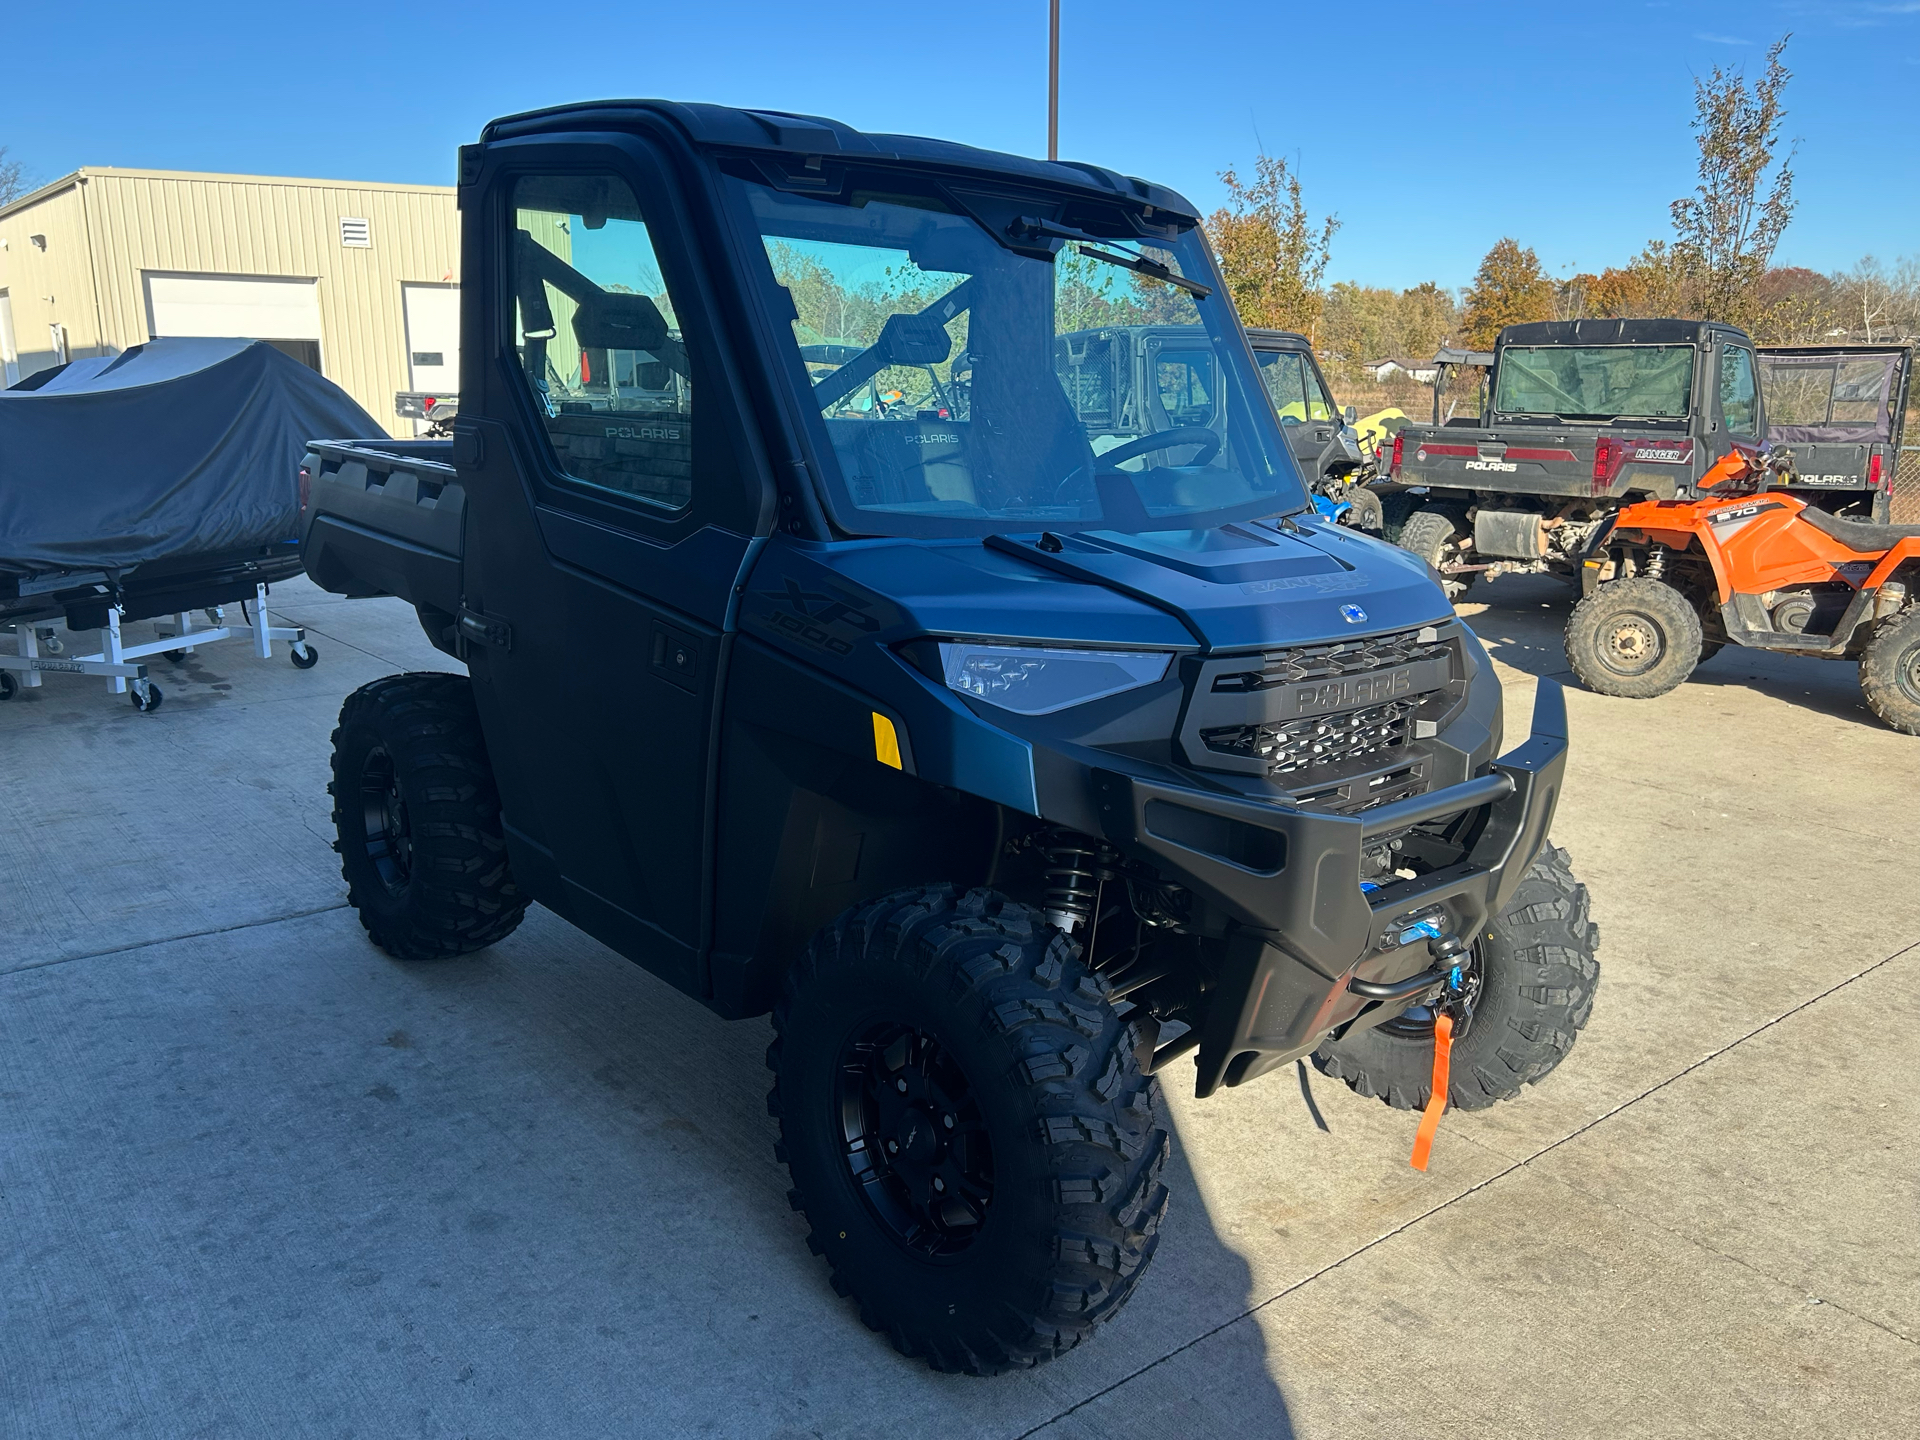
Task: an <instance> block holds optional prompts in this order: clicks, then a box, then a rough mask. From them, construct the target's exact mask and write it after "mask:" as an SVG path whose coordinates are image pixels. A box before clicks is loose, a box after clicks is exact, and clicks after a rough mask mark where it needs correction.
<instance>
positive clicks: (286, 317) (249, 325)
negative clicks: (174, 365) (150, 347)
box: [146, 274, 320, 345]
mask: <svg viewBox="0 0 1920 1440" xmlns="http://www.w3.org/2000/svg"><path fill="white" fill-rule="evenodd" d="M146 278H147V331H148V333H149V334H150V335H153V336H154V337H155V338H156V339H157V338H158V337H160V336H162V335H168V336H172V335H238V336H241V337H243V338H245V339H248V340H306V341H311V342H314V343H315V344H316V345H317V343H318V342H319V339H320V297H319V294H318V293H317V292H316V290H315V288H314V282H313V281H311V280H285V279H281V278H279V277H275V276H265V275H155V274H148V276H147V277H146Z"/></svg>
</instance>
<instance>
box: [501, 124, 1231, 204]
mask: <svg viewBox="0 0 1920 1440" xmlns="http://www.w3.org/2000/svg"><path fill="white" fill-rule="evenodd" d="M654 118H658V119H664V120H666V121H667V122H669V123H670V124H671V125H673V126H674V127H675V128H677V129H678V130H679V131H680V132H681V133H682V134H683V135H685V136H686V138H687V139H688V140H689V141H691V142H692V143H693V144H694V145H696V146H700V147H702V148H711V149H716V150H742V151H775V152H782V153H786V154H792V155H805V156H816V155H817V156H840V157H842V158H845V159H848V160H866V161H872V162H875V163H887V162H892V163H896V164H900V163H904V164H908V165H913V166H917V167H932V168H938V169H943V170H957V171H970V172H973V173H976V174H993V175H1001V176H1006V177H1008V178H1011V179H1017V180H1025V181H1028V182H1031V183H1036V184H1041V185H1045V186H1048V187H1050V188H1058V189H1068V190H1080V191H1092V192H1095V193H1097V194H1099V195H1101V196H1103V197H1108V198H1114V199H1121V200H1126V201H1130V202H1132V203H1133V204H1136V205H1141V206H1144V207H1147V208H1149V209H1150V210H1151V211H1155V212H1161V211H1164V212H1165V213H1166V215H1167V217H1168V218H1169V220H1173V221H1176V222H1178V223H1181V224H1194V223H1197V222H1198V220H1199V211H1198V210H1196V209H1195V208H1194V205H1193V202H1192V201H1190V200H1188V199H1187V198H1186V197H1185V196H1183V195H1181V194H1179V193H1178V192H1177V191H1174V190H1169V189H1167V188H1166V187H1165V186H1164V185H1155V184H1153V183H1152V182H1151V181H1147V180H1140V179H1136V178H1135V177H1133V176H1131V175H1122V174H1120V173H1119V172H1118V171H1114V170H1108V169H1106V168H1104V167H1102V166H1099V165H1087V164H1083V163H1081V162H1079V161H1070V160H1061V161H1047V160H1033V159H1029V158H1028V157H1027V156H1025V155H1009V154H1006V153H1005V152H1003V151H999V150H981V149H977V148H975V147H974V146H971V145H960V144H957V143H955V142H954V141H951V140H933V139H928V138H926V137H924V136H919V135H888V134H869V133H867V132H865V131H862V130H855V129H854V128H853V127H852V126H851V125H844V124H842V123H841V122H840V121H838V120H830V119H827V118H826V117H825V116H821V115H793V114H788V113H787V112H785V111H780V110H737V109H734V108H732V107H730V106H726V105H704V104H688V103H684V102H681V101H677V100H592V101H581V102H577V103H574V104H570V105H555V106H550V107H548V108H546V109H543V110H528V111H525V112H523V113H521V114H518V115H507V116H503V117H502V118H501V119H498V120H495V121H492V122H491V123H490V124H488V125H487V126H486V128H485V129H483V130H482V131H481V132H480V139H481V143H483V144H485V143H488V142H491V141H494V140H505V139H510V138H513V137H515V136H521V135H536V134H553V133H557V132H565V131H569V130H581V129H599V128H607V127H614V128H619V127H622V126H625V125H631V124H633V123H634V122H636V121H644V120H647V119H654Z"/></svg>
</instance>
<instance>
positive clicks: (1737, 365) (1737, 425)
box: [1720, 345, 1758, 435]
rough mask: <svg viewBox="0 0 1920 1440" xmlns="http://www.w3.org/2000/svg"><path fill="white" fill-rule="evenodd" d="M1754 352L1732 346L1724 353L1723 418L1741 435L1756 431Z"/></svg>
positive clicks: (1721, 382)
mask: <svg viewBox="0 0 1920 1440" xmlns="http://www.w3.org/2000/svg"><path fill="white" fill-rule="evenodd" d="M1755 393H1756V391H1755V389H1754V379H1753V352H1752V351H1751V350H1743V349H1741V348H1740V347H1739V346H1737V345H1729V346H1727V347H1726V348H1725V349H1724V350H1722V351H1721V352H1720V418H1721V420H1722V421H1723V422H1724V423H1725V425H1726V427H1727V429H1729V430H1731V431H1733V432H1734V433H1735V434H1738V435H1751V434H1753V433H1754V422H1755V419H1756V418H1757V417H1756V415H1755V411H1756V410H1757V408H1758V407H1757V406H1756V405H1755V403H1754V395H1755Z"/></svg>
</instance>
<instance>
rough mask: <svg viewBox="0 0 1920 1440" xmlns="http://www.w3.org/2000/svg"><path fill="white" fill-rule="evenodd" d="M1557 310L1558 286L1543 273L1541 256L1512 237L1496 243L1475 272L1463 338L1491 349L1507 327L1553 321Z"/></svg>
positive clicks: (1470, 343)
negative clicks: (1555, 301)
mask: <svg viewBox="0 0 1920 1440" xmlns="http://www.w3.org/2000/svg"><path fill="white" fill-rule="evenodd" d="M1553 313H1554V286H1553V282H1552V281H1551V280H1549V279H1548V278H1547V277H1546V276H1545V275H1544V274H1542V273H1541V270H1540V257H1539V256H1538V255H1536V254H1534V252H1533V251H1531V250H1527V249H1524V248H1522V246H1521V244H1520V242H1519V241H1518V240H1515V239H1513V238H1512V237H1510V236H1509V237H1506V238H1503V239H1501V240H1499V241H1496V242H1495V244H1494V247H1493V248H1492V249H1491V250H1489V251H1488V252H1487V254H1486V258H1485V259H1483V260H1482V261H1481V262H1480V268H1479V270H1477V271H1476V272H1475V273H1474V277H1473V284H1472V286H1470V287H1469V288H1468V290H1467V305H1466V314H1465V315H1464V316H1463V317H1462V321H1461V332H1462V338H1463V339H1464V340H1465V341H1466V343H1467V345H1468V346H1469V347H1471V348H1472V349H1475V350H1491V349H1492V348H1493V342H1494V341H1495V340H1496V339H1497V338H1499V335H1500V331H1501V330H1502V329H1503V328H1504V327H1505V326H1508V325H1524V324H1526V323H1527V322H1528V321H1531V320H1551V319H1553Z"/></svg>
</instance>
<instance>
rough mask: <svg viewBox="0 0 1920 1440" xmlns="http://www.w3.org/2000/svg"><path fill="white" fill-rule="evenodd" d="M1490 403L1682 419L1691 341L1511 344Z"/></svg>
mask: <svg viewBox="0 0 1920 1440" xmlns="http://www.w3.org/2000/svg"><path fill="white" fill-rule="evenodd" d="M1498 373H1499V377H1500V378H1499V389H1498V393H1497V394H1496V396H1495V399H1494V404H1493V408H1494V409H1495V410H1498V411H1499V412H1500V413H1502V414H1504V415H1553V416H1558V417H1560V418H1562V419H1574V420H1612V419H1616V418H1618V417H1621V416H1632V417H1635V418H1642V419H1654V420H1662V419H1669V418H1671V419H1675V420H1678V419H1683V418H1685V416H1686V415H1687V412H1688V407H1689V403H1690V397H1691V396H1692V394H1693V347H1692V346H1691V345H1510V346H1508V347H1507V348H1506V349H1504V350H1502V351H1501V352H1500V362H1499V372H1498Z"/></svg>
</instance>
